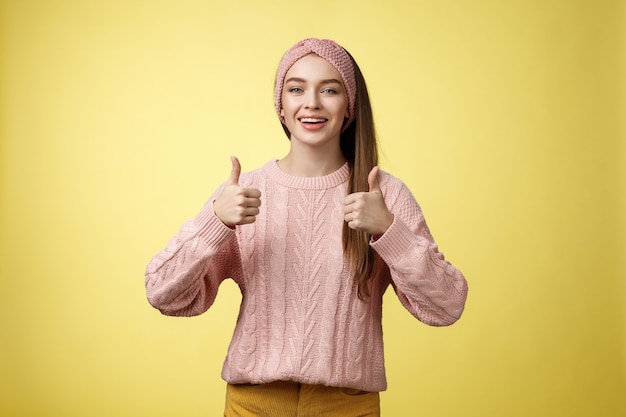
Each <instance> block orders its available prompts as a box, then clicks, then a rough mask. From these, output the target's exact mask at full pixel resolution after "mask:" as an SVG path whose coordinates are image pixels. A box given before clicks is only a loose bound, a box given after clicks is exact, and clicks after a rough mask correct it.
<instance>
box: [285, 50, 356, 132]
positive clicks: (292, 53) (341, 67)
mask: <svg viewBox="0 0 626 417" xmlns="http://www.w3.org/2000/svg"><path fill="white" fill-rule="evenodd" d="M311 53H313V54H316V55H318V56H320V57H322V58H324V59H325V60H326V61H328V62H329V63H330V64H332V66H333V67H335V68H336V69H337V71H338V72H339V74H340V75H341V79H342V81H343V85H344V88H345V89H346V92H347V94H348V114H349V116H348V120H347V121H346V123H345V124H344V126H343V130H345V129H346V128H347V127H348V126H350V123H352V121H353V120H354V103H355V101H356V80H355V78H354V66H353V65H352V59H351V58H350V56H349V55H348V53H347V52H346V51H345V49H343V48H342V47H341V46H339V45H338V44H337V43H335V42H334V41H332V40H330V39H316V38H307V39H303V40H301V41H300V42H298V43H296V44H295V45H294V46H292V47H291V49H289V50H288V51H287V53H285V55H284V56H283V59H282V60H281V61H280V65H279V66H278V72H277V73H276V88H275V90H274V104H275V105H276V112H277V113H278V117H279V118H280V121H281V122H282V123H283V124H284V123H285V120H284V119H283V117H282V116H281V115H280V110H281V109H282V103H281V96H282V93H283V84H284V82H285V75H286V74H287V71H289V68H291V66H292V65H293V64H295V63H296V61H298V60H299V59H300V58H302V57H304V56H306V55H309V54H311Z"/></svg>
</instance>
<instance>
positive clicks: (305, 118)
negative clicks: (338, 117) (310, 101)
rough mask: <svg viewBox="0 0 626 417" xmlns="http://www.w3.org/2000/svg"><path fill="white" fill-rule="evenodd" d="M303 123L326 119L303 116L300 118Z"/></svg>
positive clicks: (322, 121) (321, 121) (318, 121)
mask: <svg viewBox="0 0 626 417" xmlns="http://www.w3.org/2000/svg"><path fill="white" fill-rule="evenodd" d="M300 121H301V122H302V123H324V122H325V121H326V119H314V118H312V117H303V118H302V119H300Z"/></svg>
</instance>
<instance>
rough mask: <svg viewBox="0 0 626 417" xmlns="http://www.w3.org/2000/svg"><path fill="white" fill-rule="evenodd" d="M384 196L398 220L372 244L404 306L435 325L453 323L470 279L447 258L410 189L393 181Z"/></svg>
mask: <svg viewBox="0 0 626 417" xmlns="http://www.w3.org/2000/svg"><path fill="white" fill-rule="evenodd" d="M396 181H397V183H398V187H397V188H396V187H395V185H396V184H390V186H389V187H388V190H389V191H391V192H389V193H388V194H389V196H388V195H387V194H385V200H386V203H387V206H388V208H389V210H390V211H391V212H392V213H393V215H394V220H393V223H392V225H391V226H390V227H389V229H388V230H387V231H386V232H385V233H384V234H383V235H382V236H381V237H379V238H378V239H377V240H376V241H372V242H371V245H372V247H373V248H374V250H376V252H377V253H378V254H379V255H380V256H381V258H382V259H383V260H384V261H385V263H386V264H387V265H388V266H389V271H390V273H391V281H392V282H391V284H392V286H393V288H394V290H395V292H396V294H397V296H398V298H399V299H400V302H401V303H402V305H404V307H405V308H406V309H407V310H408V311H409V312H410V313H411V314H412V315H413V316H415V317H416V318H417V319H419V320H420V321H422V322H424V323H426V324H428V325H431V326H448V325H450V324H453V323H454V322H456V321H457V320H458V319H459V318H460V317H461V314H462V312H463V309H464V306H465V300H466V298H467V291H468V287H467V281H466V280H465V277H464V276H463V274H462V273H461V272H460V271H459V270H458V269H456V268H455V267H454V266H453V265H452V264H450V262H448V261H447V260H446V259H445V258H444V255H443V253H441V252H439V250H438V247H437V244H436V243H435V241H434V239H433V237H432V236H431V234H430V231H429V229H428V226H427V225H426V222H425V220H424V216H423V214H422V210H421V208H420V207H419V205H418V203H417V201H415V198H414V197H413V195H412V194H411V192H410V191H409V189H408V188H407V187H406V186H405V185H404V184H403V183H401V182H400V181H399V180H396V179H392V180H391V181H389V182H391V183H393V182H396Z"/></svg>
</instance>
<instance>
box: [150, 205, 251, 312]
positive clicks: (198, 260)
mask: <svg viewBox="0 0 626 417" xmlns="http://www.w3.org/2000/svg"><path fill="white" fill-rule="evenodd" d="M212 201H213V200H212V199H211V200H209V202H208V203H207V204H206V205H205V206H204V208H203V209H202V211H201V212H200V213H199V214H198V215H197V216H196V217H195V218H194V219H192V220H189V221H187V222H186V223H185V224H184V225H183V227H182V228H181V229H180V231H179V232H178V234H177V235H176V236H174V237H173V238H172V239H171V240H170V241H169V243H168V244H167V246H166V247H165V248H164V249H163V250H162V251H161V252H159V253H158V254H157V255H156V256H155V257H154V258H152V260H151V261H150V262H149V264H148V266H147V268H146V274H145V283H146V294H147V297H148V301H149V302H150V304H151V305H152V306H153V307H155V308H156V309H158V310H160V311H161V313H163V314H165V315H169V316H195V315H199V314H201V313H203V312H205V311H206V310H207V309H208V308H209V307H210V306H211V305H212V304H213V302H214V301H215V296H216V295H217V289H218V287H219V285H220V283H221V282H222V281H223V280H224V279H226V278H228V277H235V275H237V274H238V273H239V271H240V270H241V267H240V265H241V262H240V256H239V250H238V245H237V239H236V235H235V231H234V230H233V229H231V228H229V227H228V226H226V225H224V224H223V223H222V222H221V221H220V220H219V218H218V217H217V216H216V215H215V213H214V211H213V204H212Z"/></svg>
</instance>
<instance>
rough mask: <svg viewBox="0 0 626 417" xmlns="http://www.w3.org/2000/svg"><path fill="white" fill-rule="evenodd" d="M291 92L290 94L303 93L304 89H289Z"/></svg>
mask: <svg viewBox="0 0 626 417" xmlns="http://www.w3.org/2000/svg"><path fill="white" fill-rule="evenodd" d="M289 92H290V93H301V92H302V89H301V88H300V87H291V88H290V89H289Z"/></svg>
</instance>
